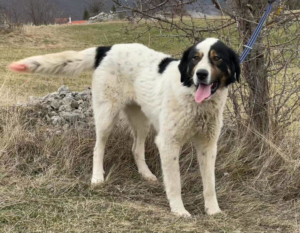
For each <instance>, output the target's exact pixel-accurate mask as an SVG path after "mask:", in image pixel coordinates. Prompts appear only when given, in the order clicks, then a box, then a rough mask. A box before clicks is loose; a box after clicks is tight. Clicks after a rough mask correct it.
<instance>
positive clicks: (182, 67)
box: [178, 46, 194, 87]
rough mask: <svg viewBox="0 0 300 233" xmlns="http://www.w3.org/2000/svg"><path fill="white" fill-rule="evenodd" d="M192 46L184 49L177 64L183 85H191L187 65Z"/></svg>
mask: <svg viewBox="0 0 300 233" xmlns="http://www.w3.org/2000/svg"><path fill="white" fill-rule="evenodd" d="M193 47H194V46H191V47H189V48H188V49H187V50H185V51H184V53H183V55H182V58H181V60H180V63H179V65H178V68H179V71H180V74H181V82H182V83H183V85H184V86H188V87H190V86H191V85H192V79H191V77H190V75H189V70H188V65H189V55H190V52H191V50H192V49H193Z"/></svg>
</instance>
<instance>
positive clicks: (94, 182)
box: [91, 177, 104, 186]
mask: <svg viewBox="0 0 300 233" xmlns="http://www.w3.org/2000/svg"><path fill="white" fill-rule="evenodd" d="M103 183H104V179H103V178H102V179H98V178H94V177H92V180H91V185H92V186H97V185H101V184H103Z"/></svg>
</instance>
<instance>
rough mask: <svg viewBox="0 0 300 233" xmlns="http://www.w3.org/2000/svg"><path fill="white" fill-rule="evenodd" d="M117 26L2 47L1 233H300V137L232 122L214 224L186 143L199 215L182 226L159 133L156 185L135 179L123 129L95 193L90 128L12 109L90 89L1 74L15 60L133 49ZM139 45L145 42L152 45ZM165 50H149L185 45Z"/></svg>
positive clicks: (56, 31) (186, 193)
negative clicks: (65, 88) (65, 126)
mask: <svg viewBox="0 0 300 233" xmlns="http://www.w3.org/2000/svg"><path fill="white" fill-rule="evenodd" d="M121 27H122V24H121V23H116V24H113V26H112V25H111V24H103V25H102V24H97V25H90V26H71V27H25V28H24V29H23V30H22V31H16V32H13V33H11V34H8V35H5V36H3V37H2V38H1V39H0V49H1V54H0V83H1V85H2V86H0V88H1V89H0V95H1V96H0V97H1V105H2V108H1V111H0V232H41V231H43V232H66V231H71V232H178V231H184V232H300V224H299V221H300V216H299V214H300V201H299V198H300V192H299V190H300V153H299V152H300V151H299V139H300V138H299V136H300V135H299V130H298V131H297V132H296V133H297V134H289V135H288V136H287V135H285V134H284V133H282V136H281V137H280V138H281V139H282V140H281V141H278V142H273V143H272V142H269V141H266V140H264V138H262V137H260V136H259V135H257V134H256V133H255V132H252V131H251V129H247V130H245V134H243V135H240V134H238V133H237V131H235V128H234V126H231V127H230V125H231V121H230V120H228V119H227V120H226V122H225V124H224V125H225V128H224V130H223V133H222V135H221V138H220V141H219V152H218V159H217V166H216V188H217V195H218V199H219V203H220V207H221V209H222V210H223V211H224V213H223V214H221V215H217V216H213V217H209V216H206V215H205V214H204V207H203V205H204V204H203V196H202V184H201V177H200V174H199V171H198V166H197V162H196V155H195V151H194V149H193V148H192V146H191V145H187V146H186V147H185V148H184V149H183V151H182V156H181V160H180V164H181V174H182V183H183V191H182V193H183V200H184V203H185V206H186V208H187V210H188V211H190V212H191V213H192V214H193V216H194V217H192V218H191V219H182V218H177V217H175V216H173V215H172V214H170V212H169V206H168V202H167V199H166V196H165V193H164V188H163V185H162V177H161V169H160V162H159V155H158V151H157V149H156V148H155V146H154V143H153V138H154V133H152V134H151V136H149V138H148V141H147V145H146V157H147V163H148V164H149V166H150V169H151V170H152V171H153V172H154V174H155V175H157V177H158V178H159V182H157V183H150V182H146V181H144V180H142V179H141V177H140V176H139V175H138V172H137V169H136V166H135V164H134V161H133V156H132V153H131V145H132V140H131V137H130V131H129V130H128V129H127V127H126V126H125V125H124V124H119V125H118V127H116V128H115V129H114V132H113V134H112V135H111V137H110V139H109V142H108V145H107V150H106V155H105V171H106V179H107V181H106V183H105V184H104V185H103V186H101V187H98V188H91V187H90V175H91V168H92V151H93V146H94V142H95V137H94V136H95V135H94V129H84V130H83V129H78V128H73V129H70V130H68V131H62V130H61V129H60V128H53V127H52V126H49V125H47V124H46V121H45V120H44V110H43V109H42V108H34V109H22V108H15V107H9V106H10V105H11V103H16V102H17V101H24V100H26V99H27V97H28V96H29V95H44V94H46V93H49V92H52V91H55V90H56V89H57V87H59V86H60V85H62V84H66V85H69V86H70V87H71V89H73V90H81V89H84V88H85V87H86V86H88V85H89V83H90V78H89V77H88V76H87V75H84V76H81V77H80V78H78V79H59V78H41V77H38V78H37V77H31V76H24V75H15V74H11V73H8V72H7V71H6V68H5V67H6V65H7V64H8V63H9V62H11V61H13V60H16V59H19V58H22V57H26V56H32V55H35V54H42V53H48V52H56V51H61V50H66V49H78V50H79V49H83V48H85V47H90V46H94V45H97V44H105V45H106V44H108V43H111V44H113V43H120V42H132V40H133V39H132V38H133V35H123V34H122V33H121V32H120V29H121ZM97 33H98V34H97ZM104 33H106V34H104ZM138 42H143V43H145V44H147V42H148V38H141V41H138ZM164 43H167V41H163V40H162V41H159V42H153V43H151V46H152V47H153V48H156V49H159V50H163V51H165V52H170V53H176V51H175V50H172V49H174V47H176V50H180V49H181V46H182V47H184V44H179V45H178V46H174V44H173V45H167V46H166V47H164V46H163V45H164ZM168 46H169V47H168ZM171 47H172V48H171Z"/></svg>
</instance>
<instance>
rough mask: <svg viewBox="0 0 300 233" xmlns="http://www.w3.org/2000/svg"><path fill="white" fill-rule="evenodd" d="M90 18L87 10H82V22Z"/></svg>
mask: <svg viewBox="0 0 300 233" xmlns="http://www.w3.org/2000/svg"><path fill="white" fill-rule="evenodd" d="M89 18H90V13H89V11H88V10H87V9H85V10H84V13H83V20H88V19H89Z"/></svg>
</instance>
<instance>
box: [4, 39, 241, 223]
mask: <svg viewBox="0 0 300 233" xmlns="http://www.w3.org/2000/svg"><path fill="white" fill-rule="evenodd" d="M9 69H11V70H12V71H15V72H21V73H34V74H42V75H58V76H61V75H64V76H77V75H80V74H81V73H82V72H83V71H94V73H93V81H92V98H93V99H92V103H93V110H94V118H95V125H96V137H97V138H96V145H95V149H94V155H93V175H92V179H91V183H92V184H93V185H97V184H100V183H102V182H104V170H103V156H104V149H105V144H106V142H107V139H108V136H109V134H110V132H111V130H112V128H113V126H114V124H115V123H116V119H117V117H118V115H119V113H120V112H121V111H123V112H124V113H125V115H126V116H127V117H128V120H129V122H130V124H131V126H132V129H133V135H134V143H133V148H132V151H133V154H134V159H135V163H136V165H137V168H138V171H139V173H140V174H141V176H142V177H144V178H145V179H147V180H150V181H156V177H155V175H154V174H153V173H152V172H151V171H150V169H149V168H148V166H147V164H146V162H145V148H144V144H145V140H146V136H147V134H148V132H149V129H150V126H151V125H153V126H154V128H155V130H156V132H157V136H156V139H155V143H156V145H157V147H158V149H159V153H160V158H161V165H162V170H163V180H164V185H165V190H166V194H167V198H168V200H169V204H170V207H171V211H172V212H173V213H175V214H177V215H179V216H185V217H188V216H190V213H189V212H188V211H187V210H186V209H185V207H184V205H183V202H182V197H181V181H180V171H179V155H180V149H181V147H182V146H183V144H185V143H187V142H193V143H194V145H195V148H196V151H197V159H198V162H199V167H200V172H201V176H202V182H203V196H204V202H205V211H206V213H207V214H208V215H213V214H217V213H219V212H221V210H220V208H219V205H218V201H217V196H216V191H215V160H216V154H217V141H218V137H219V135H220V131H221V128H222V124H223V122H222V114H223V109H224V106H225V102H226V98H227V94H228V86H229V85H230V84H232V83H234V82H236V81H239V76H240V65H239V57H238V55H237V54H236V53H235V52H234V51H233V50H232V49H231V48H229V47H227V46H226V45H225V44H224V43H223V42H221V41H220V40H218V39H216V38H208V39H205V40H203V41H202V42H200V43H198V44H196V45H193V46H191V47H189V48H188V49H187V50H186V51H185V52H184V53H183V55H182V58H181V59H180V60H178V59H174V58H172V57H171V56H170V55H167V54H164V53H161V52H157V51H154V50H152V49H150V48H148V47H146V46H144V45H141V44H116V45H113V46H108V47H98V48H89V49H86V50H83V51H81V52H74V51H67V52H62V53H57V54H48V55H44V56H35V57H30V58H26V59H24V60H21V61H18V62H15V63H12V64H11V65H9Z"/></svg>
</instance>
